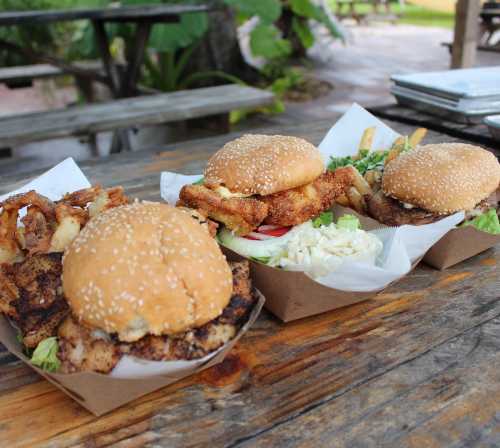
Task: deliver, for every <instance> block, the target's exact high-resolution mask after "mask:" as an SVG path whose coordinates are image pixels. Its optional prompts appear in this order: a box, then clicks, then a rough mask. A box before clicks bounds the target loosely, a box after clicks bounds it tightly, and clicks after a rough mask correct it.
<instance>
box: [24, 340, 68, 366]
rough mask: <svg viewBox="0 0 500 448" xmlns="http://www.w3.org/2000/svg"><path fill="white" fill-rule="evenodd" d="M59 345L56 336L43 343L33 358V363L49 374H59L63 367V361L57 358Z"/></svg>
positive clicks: (38, 346) (36, 349) (39, 345)
mask: <svg viewBox="0 0 500 448" xmlns="http://www.w3.org/2000/svg"><path fill="white" fill-rule="evenodd" d="M58 350H59V344H58V343H57V338H56V337H55V336H53V337H50V338H46V339H44V340H43V341H41V342H40V343H39V344H38V345H37V347H36V348H35V351H34V352H33V356H32V357H31V362H32V363H33V364H34V365H35V366H38V367H40V368H41V369H43V370H46V371H47V372H57V371H58V370H59V367H61V361H59V358H58V357H57V352H58Z"/></svg>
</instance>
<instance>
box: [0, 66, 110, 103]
mask: <svg viewBox="0 0 500 448" xmlns="http://www.w3.org/2000/svg"><path fill="white" fill-rule="evenodd" d="M74 65H75V66H76V67H78V68H82V69H86V70H94V71H96V72H97V73H101V74H104V70H103V67H102V63H101V62H100V61H82V62H77V63H75V64H74ZM64 75H68V73H66V72H65V71H64V70H63V69H61V68H59V67H56V66H55V65H51V64H34V65H22V66H17V67H5V68H0V83H4V84H6V85H7V86H8V87H25V86H27V85H29V84H31V81H33V80H34V79H45V78H55V77H58V76H64ZM76 82H77V85H78V87H79V88H80V90H82V93H83V94H84V95H85V96H88V95H87V93H88V91H89V89H90V86H89V85H88V84H89V82H90V79H89V78H85V79H84V78H80V77H78V76H76Z"/></svg>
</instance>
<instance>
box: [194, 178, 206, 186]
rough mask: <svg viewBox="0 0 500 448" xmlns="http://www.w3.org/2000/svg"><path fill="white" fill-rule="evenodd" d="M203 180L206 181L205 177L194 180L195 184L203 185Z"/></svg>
mask: <svg viewBox="0 0 500 448" xmlns="http://www.w3.org/2000/svg"><path fill="white" fill-rule="evenodd" d="M203 182H205V178H204V177H201V178H199V179H198V180H197V181H196V182H193V185H203Z"/></svg>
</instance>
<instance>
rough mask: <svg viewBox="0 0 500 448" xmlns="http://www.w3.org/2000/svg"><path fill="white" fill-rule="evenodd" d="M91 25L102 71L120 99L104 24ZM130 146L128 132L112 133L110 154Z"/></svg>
mask: <svg viewBox="0 0 500 448" xmlns="http://www.w3.org/2000/svg"><path fill="white" fill-rule="evenodd" d="M92 25H93V27H94V31H95V36H96V40H97V45H98V46H99V51H100V53H101V58H102V62H103V65H104V70H105V71H106V74H107V75H108V78H109V87H110V89H111V92H112V93H113V96H114V97H115V98H120V93H121V90H122V88H121V82H120V74H119V73H118V69H117V67H116V64H115V63H114V61H113V57H112V56H111V53H110V51H109V45H110V44H109V39H108V35H107V34H106V29H105V28H104V22H102V21H101V20H93V21H92ZM130 148H131V145H130V140H129V137H128V132H127V131H126V130H122V129H120V130H118V131H116V132H115V133H113V139H112V144H111V152H112V153H115V152H120V150H121V149H123V150H125V151H130Z"/></svg>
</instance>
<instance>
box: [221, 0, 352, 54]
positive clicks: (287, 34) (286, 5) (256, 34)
mask: <svg viewBox="0 0 500 448" xmlns="http://www.w3.org/2000/svg"><path fill="white" fill-rule="evenodd" d="M224 2H225V3H226V4H228V5H230V6H232V7H234V8H235V9H236V10H237V11H238V17H239V19H240V21H243V20H248V19H249V18H251V17H254V16H257V17H258V18H259V24H258V25H257V26H256V27H255V28H254V29H253V30H252V32H251V35H250V48H251V50H252V53H253V54H254V55H255V56H262V57H264V58H266V59H267V60H275V59H280V60H283V59H286V58H288V57H289V56H291V55H292V54H293V52H294V46H293V44H292V41H291V38H293V37H295V38H296V39H297V40H298V42H300V44H301V46H302V49H307V48H310V47H311V46H312V45H313V44H314V35H313V33H312V32H311V29H310V28H309V23H308V22H309V20H313V21H316V22H319V23H321V24H323V25H325V26H326V27H327V29H328V30H329V32H330V34H331V35H332V36H333V37H335V38H343V34H342V32H341V30H340V29H339V28H338V26H337V24H336V23H335V22H333V21H332V19H331V18H330V16H329V15H328V13H327V11H326V10H325V9H324V8H323V7H322V6H318V5H316V4H314V3H313V2H312V0H281V1H280V0H254V1H252V2H249V1H247V0H224Z"/></svg>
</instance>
